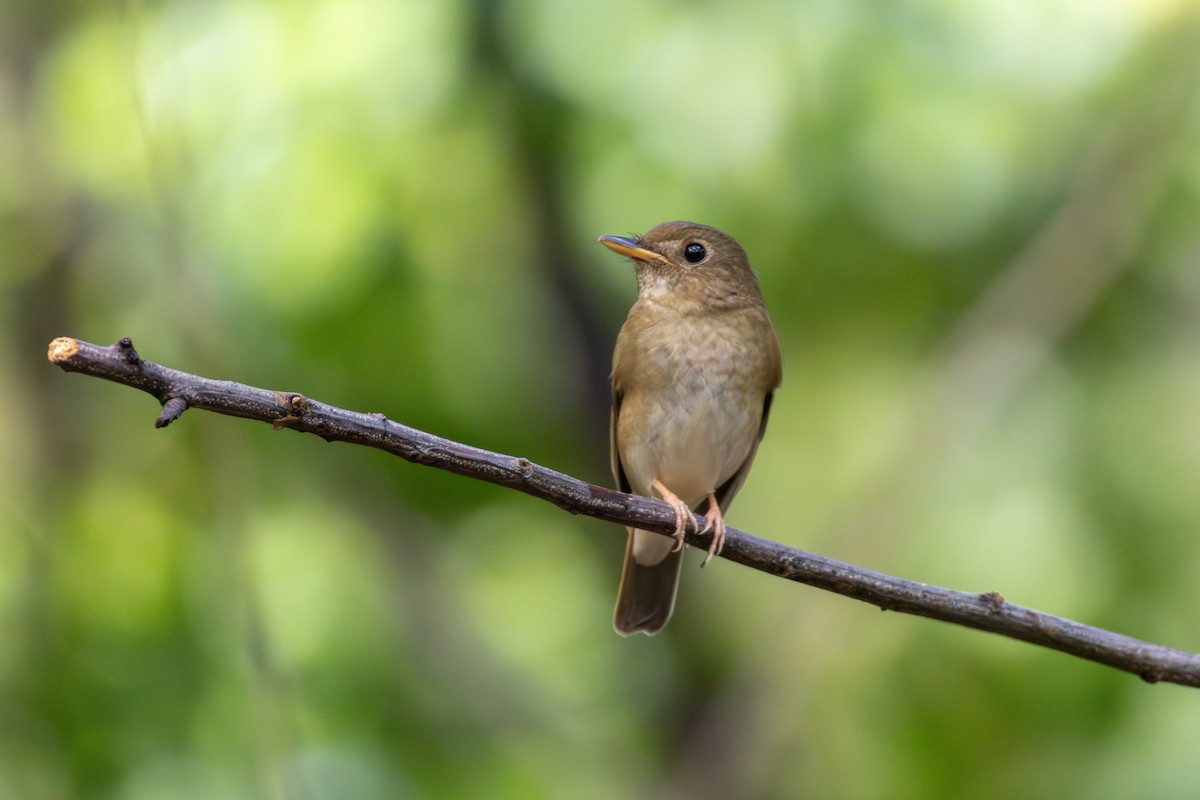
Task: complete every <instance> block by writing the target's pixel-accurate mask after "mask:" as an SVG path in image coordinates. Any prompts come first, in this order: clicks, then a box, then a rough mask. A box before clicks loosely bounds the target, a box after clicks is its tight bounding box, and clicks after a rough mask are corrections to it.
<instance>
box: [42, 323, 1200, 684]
mask: <svg viewBox="0 0 1200 800" xmlns="http://www.w3.org/2000/svg"><path fill="white" fill-rule="evenodd" d="M49 358H50V361H51V363H53V364H57V365H58V366H60V367H62V368H63V369H64V370H67V371H68V372H81V373H84V374H85V375H92V376H94V377H97V378H104V379H106V380H110V381H115V382H117V383H123V384H125V385H126V386H132V387H134V388H135V389H141V390H142V391H144V392H148V393H149V394H152V395H154V397H156V398H157V399H158V400H159V402H161V403H162V404H163V410H162V413H161V414H160V415H159V416H158V419H157V420H156V421H155V425H156V426H157V427H160V428H161V427H165V426H166V425H169V424H170V423H172V422H174V421H175V420H176V419H178V418H179V417H180V416H181V415H182V414H183V412H184V411H186V410H187V409H188V408H198V409H202V410H204V411H213V412H216V413H218V414H228V415H231V416H235V417H246V418H248V419H257V420H261V421H262V422H269V423H271V425H272V426H273V427H275V428H276V429H278V428H291V429H292V430H296V431H301V432H304V433H314V434H316V435H318V436H320V437H321V438H323V439H326V440H328V441H337V442H349V443H351V444H360V445H366V446H368V447H375V448H378V449H380V450H384V451H386V452H388V453H392V454H393V455H397V456H399V457H400V458H403V459H404V460H406V461H411V462H413V463H415V464H424V465H426V466H430V467H437V468H438V469H443V470H447V471H448V472H453V473H456V474H458V475H465V476H467V477H470V478H475V479H477V480H482V481H487V482H489V483H494V484H498V485H500V486H507V487H509V488H511V489H516V490H518V491H522V492H525V493H526V494H530V495H533V496H534V497H538V498H541V499H543V500H546V501H548V502H551V503H553V504H554V505H556V506H558V507H559V508H562V509H564V510H566V511H570V512H571V513H572V514H585V515H587V516H589V517H596V518H597V519H602V520H605V521H607V522H614V523H617V524H619V525H636V526H637V527H639V528H642V529H645V530H650V531H657V532H659V533H663V534H669V533H671V532H672V531H673V530H674V528H675V517H674V514H673V512H672V511H671V509H670V507H669V506H667V505H666V504H665V503H662V502H660V501H658V500H652V499H648V498H645V497H637V496H635V495H628V494H623V493H621V492H617V491H614V490H612V489H606V488H604V487H602V486H595V485H593V484H590V483H587V482H585V481H581V480H578V479H576V478H573V477H571V476H570V475H564V474H563V473H561V472H555V471H554V470H551V469H547V468H545V467H541V466H538V465H537V464H533V463H531V462H530V461H528V460H526V459H524V458H516V457H513V456H506V455H501V454H499V453H493V452H489V451H487V450H480V449H479V448H475V447H470V446H469V445H465V444H460V443H458V442H453V441H450V440H448V439H442V438H440V437H437V436H433V435H431V434H428V433H424V432H422V431H419V430H415V429H413V428H409V427H406V426H404V425H401V424H399V423H397V422H393V421H392V420H389V419H388V418H387V417H385V416H383V415H382V414H363V413H360V412H356V411H347V410H345V409H341V408H336V407H334V406H329V405H325V404H324V403H318V402H316V401H315V400H310V399H309V398H307V397H305V396H303V395H301V394H297V393H294V392H273V391H268V390H266V389H258V388H255V387H253V386H245V385H243V384H240V383H234V382H232V381H217V380H211V379H209V378H202V377H200V376H197V375H191V374H188V373H186V372H179V371H178V370H174V369H170V368H168V367H163V366H160V365H158V364H154V363H151V362H149V361H143V360H142V359H141V358H140V357H139V356H138V354H137V351H135V350H134V349H133V344H132V343H131V342H130V341H129V340H128V339H122V340H121V341H120V342H118V343H117V344H115V345H113V346H112V347H100V346H99V345H94V344H89V343H87V342H81V341H78V340H76V339H70V338H60V339H55V340H54V341H53V342H51V343H50V352H49ZM697 519H698V520H699V522H700V525H699V526H697V527H700V526H702V525H703V519H702V518H700V517H697ZM621 534H622V535H624V531H621ZM688 543H689V544H692V545H695V546H696V547H700V548H703V549H707V546H708V537H707V534H706V535H704V536H700V535H697V534H694V533H691V534H689V535H688ZM721 556H722V557H723V558H726V559H729V560H730V561H735V562H737V563H739V564H742V565H744V566H747V567H751V568H753V569H757V570H760V571H762V572H766V573H769V574H771V575H776V576H778V577H781V578H786V579H787V580H790V581H796V582H798V583H804V584H808V585H809V586H815V587H817V588H819V589H825V590H826V591H830V592H835V593H837V594H840V595H844V596H846V597H851V598H853V599H855V600H861V601H862V602H864V603H870V604H872V605H876V606H879V607H880V608H881V609H884V610H885V611H900V612H903V613H905V614H913V615H916V616H920V617H929V618H930V619H938V620H942V621H943V622H951V623H954V624H956V625H965V626H966V627H969V628H977V629H979V630H982V631H987V632H989V633H996V634H1000V635H1001V636H1007V637H1009V638H1012V639H1018V640H1020V641H1024V642H1029V643H1031V644H1035V645H1040V646H1042V647H1049V648H1052V649H1054V650H1059V651H1061V652H1063V653H1067V654H1068V655H1073V656H1078V657H1079V658H1085V659H1089V660H1091V661H1096V662H1098V663H1101V664H1106V665H1108V666H1110V667H1115V668H1117V669H1120V670H1124V671H1126V672H1131V673H1133V674H1135V675H1139V676H1141V677H1142V678H1143V679H1144V680H1146V681H1149V682H1151V683H1154V682H1157V681H1166V682H1170V683H1178V684H1182V685H1184V686H1194V687H1200V655H1197V654H1193V653H1187V652H1184V651H1181V650H1174V649H1171V648H1168V647H1162V646H1159V645H1155V644H1150V643H1149V642H1143V641H1139V640H1137V639H1133V638H1130V637H1128V636H1123V635H1121V634H1118V633H1112V632H1110V631H1106V630H1103V629H1100V628H1094V627H1091V626H1088V625H1084V624H1082V623H1079V622H1073V621H1072V620H1068V619H1063V618H1062V617H1055V616H1051V615H1049V614H1043V613H1041V612H1038V611H1033V610H1031V609H1027V608H1022V607H1021V606H1017V605H1013V604H1012V603H1009V602H1007V601H1006V600H1005V599H1004V598H1003V597H1001V596H1000V595H999V594H997V593H995V592H989V593H985V594H970V593H967V592H957V591H953V590H950V589H942V588H939V587H936V586H929V585H926V584H921V583H914V582H912V581H907V580H903V579H901V578H896V577H893V576H891V575H885V574H883V573H880V572H874V571H872V570H867V569H863V568H861V567H856V566H853V565H851V564H845V563H842V562H840V561H834V560H832V559H828V558H823V557H821V556H817V555H813V554H811V553H806V552H804V551H803V550H797V549H795V548H792V547H787V546H785V545H782V544H778V543H776V542H771V541H767V540H765V539H758V538H756V537H754V536H751V535H749V534H747V533H743V532H741V531H738V530H734V529H732V528H730V529H729V530H728V532H727V535H726V539H725V548H724V550H723V551H722V553H721Z"/></svg>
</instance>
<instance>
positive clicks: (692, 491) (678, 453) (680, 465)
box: [621, 380, 762, 507]
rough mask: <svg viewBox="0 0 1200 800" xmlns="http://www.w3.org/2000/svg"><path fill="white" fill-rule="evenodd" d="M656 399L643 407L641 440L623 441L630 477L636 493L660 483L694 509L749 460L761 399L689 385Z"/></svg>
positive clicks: (684, 383)
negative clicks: (654, 483)
mask: <svg viewBox="0 0 1200 800" xmlns="http://www.w3.org/2000/svg"><path fill="white" fill-rule="evenodd" d="M653 394H656V395H657V397H656V399H655V400H649V399H648V398H646V399H643V402H642V411H643V413H644V415H645V416H644V424H642V425H639V426H638V429H639V431H640V432H641V435H640V436H637V437H634V436H630V435H628V433H626V435H624V436H622V439H623V440H624V441H625V442H627V443H628V445H629V446H627V447H623V448H622V460H623V463H624V466H625V470H626V476H627V477H628V478H629V481H630V485H631V487H632V488H633V490H634V491H635V492H637V493H638V494H652V492H651V491H650V484H651V483H653V481H654V480H655V478H657V479H658V480H660V481H662V482H663V484H664V485H666V487H667V488H668V489H670V490H671V491H672V492H674V493H675V494H676V495H678V496H679V497H680V498H681V499H683V500H684V502H686V503H687V504H688V505H689V506H692V507H695V506H696V505H698V504H699V503H700V502H701V501H702V500H704V498H705V496H706V495H707V494H708V493H709V492H711V491H714V490H715V489H716V488H717V487H719V486H720V485H721V484H723V483H724V482H725V481H727V480H729V478H730V477H731V476H732V475H733V474H734V473H735V472H736V471H737V470H738V468H739V467H740V466H741V465H742V463H743V462H744V461H745V460H746V457H747V456H748V455H749V452H750V448H751V446H752V445H753V443H754V440H755V438H756V436H757V434H758V428H759V424H760V422H761V419H760V417H761V413H762V398H754V397H751V396H750V395H749V394H748V393H746V392H743V391H739V390H731V389H729V388H728V387H721V386H713V385H712V384H705V383H704V382H703V381H695V382H693V381H689V380H684V381H682V382H681V383H680V385H678V386H677V387H675V388H674V389H673V390H672V391H668V392H660V393H653ZM621 421H622V422H625V420H624V419H622V420H621ZM630 433H631V432H630Z"/></svg>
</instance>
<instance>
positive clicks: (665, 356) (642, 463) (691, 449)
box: [614, 309, 774, 506]
mask: <svg viewBox="0 0 1200 800" xmlns="http://www.w3.org/2000/svg"><path fill="white" fill-rule="evenodd" d="M745 311H750V310H749V309H747V310H738V311H737V312H726V313H723V314H718V315H713V316H711V317H696V316H692V317H686V318H679V317H678V316H675V317H674V318H672V317H673V315H671V314H669V313H650V314H645V315H644V316H643V317H642V319H641V320H640V322H641V323H642V324H639V325H637V326H635V330H636V331H637V332H636V333H633V332H630V331H628V330H627V329H628V328H629V327H630V325H629V323H626V328H623V329H622V332H621V335H620V337H619V338H618V344H617V351H616V353H615V354H614V381H615V382H616V383H617V386H618V389H619V390H620V392H621V394H622V398H623V399H622V404H621V410H620V414H619V417H618V423H617V431H616V434H617V445H618V448H619V450H620V454H621V462H622V464H623V466H624V468H625V474H626V477H627V478H628V479H629V482H630V486H631V488H632V489H633V491H635V492H637V493H639V494H650V493H651V492H650V484H651V483H652V482H653V481H654V479H655V478H658V479H659V480H661V481H662V482H663V483H664V484H666V486H667V487H668V488H669V489H671V491H673V492H674V493H675V494H677V495H679V496H680V497H681V498H682V499H683V500H684V501H685V502H687V503H688V504H689V505H692V506H695V505H696V504H698V503H699V502H700V501H701V500H703V499H704V497H705V495H706V494H707V493H708V492H711V491H714V490H715V489H716V488H717V487H719V486H720V485H721V484H723V483H724V482H725V481H727V480H728V479H729V478H730V477H731V476H732V475H733V474H734V473H735V472H736V471H737V470H738V469H739V468H740V467H741V465H742V463H743V462H744V461H745V460H746V458H747V457H748V455H749V453H750V451H751V449H752V448H753V446H754V442H755V440H756V438H757V436H758V431H759V427H760V424H761V422H762V410H763V401H764V398H765V396H766V393H767V392H768V391H770V390H771V389H772V388H773V385H768V384H770V383H771V377H770V373H771V372H772V370H771V369H770V364H768V363H767V361H768V360H769V358H770V356H771V353H764V352H762V351H763V348H762V347H761V346H760V347H757V348H756V347H753V346H751V345H750V343H752V342H756V341H757V342H760V343H761V342H762V341H763V335H762V331H761V329H759V326H769V322H767V320H766V316H765V314H763V313H761V311H760V310H758V309H754V310H753V311H754V312H755V313H752V314H751V313H743V312H745ZM652 312H653V310H652ZM731 315H736V316H731ZM633 316H634V315H633V314H631V319H632V318H633ZM773 341H774V340H773V335H772V336H771V343H772V344H773Z"/></svg>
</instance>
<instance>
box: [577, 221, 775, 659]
mask: <svg viewBox="0 0 1200 800" xmlns="http://www.w3.org/2000/svg"><path fill="white" fill-rule="evenodd" d="M597 241H599V242H600V243H601V244H603V245H604V246H605V247H607V248H608V249H609V250H612V251H613V252H615V253H617V254H619V255H622V256H626V257H628V258H629V259H631V260H632V261H633V266H634V271H635V274H636V277H637V287H638V296H637V301H636V302H635V303H634V304H633V307H632V308H631V309H630V310H629V316H628V317H627V318H626V320H625V323H624V324H623V325H622V326H621V330H620V332H619V333H618V334H617V341H616V346H615V348H614V350H613V363H612V375H611V381H612V412H611V416H610V423H609V431H610V435H609V445H610V454H611V460H612V472H613V480H614V481H615V482H616V485H617V488H618V489H620V490H621V491H624V492H630V493H633V494H637V495H642V496H644V497H657V498H659V499H661V500H663V501H665V502H666V503H667V504H668V505H670V507H671V509H672V510H673V511H674V513H675V532H674V535H673V537H670V536H664V535H661V534H658V533H654V532H651V531H644V530H638V529H635V528H629V536H628V539H627V543H626V547H625V561H624V564H623V567H622V571H621V586H620V589H619V590H618V593H617V604H616V609H615V611H614V613H613V627H614V628H615V629H616V631H617V633H619V634H621V635H622V636H630V635H632V634H634V633H637V632H642V633H645V634H647V635H652V634H654V633H657V632H658V631H659V630H660V629H662V627H663V626H664V625H666V623H667V621H668V620H669V619H670V618H671V613H672V611H673V610H674V607H675V595H676V590H677V589H678V586H679V571H680V566H681V564H682V560H683V559H682V556H683V548H684V537H685V535H686V533H687V530H688V528H689V527H691V528H692V529H693V530H695V529H696V528H697V527H699V526H698V525H697V522H696V518H695V516H694V515H693V510H696V511H698V510H699V508H700V506H701V505H703V504H705V503H707V510H706V512H705V514H704V519H705V525H704V527H703V528H701V529H700V530H699V531H698V532H699V533H708V532H711V534H712V536H711V540H710V541H711V543H710V544H709V547H708V552H707V555H706V556H705V559H704V561H703V563H702V566H703V565H704V564H707V563H708V562H709V561H710V560H711V559H712V557H713V556H714V555H716V554H718V553H720V552H721V548H722V546H723V545H724V542H725V516H724V514H725V512H726V511H728V509H729V504H730V502H731V501H732V500H733V497H734V495H735V494H737V492H738V490H739V489H740V488H741V487H742V484H743V483H744V482H745V480H746V475H747V474H748V473H749V472H750V466H751V464H753V462H754V456H755V454H756V453H757V452H758V445H759V442H761V441H762V437H763V432H764V430H765V429H766V425H767V416H768V414H769V412H770V410H771V401H772V399H773V398H774V396H775V390H776V389H777V388H778V387H779V384H780V381H781V380H782V377H783V365H782V354H781V352H780V348H779V337H778V336H777V335H776V333H775V328H774V326H773V325H772V324H771V318H770V317H769V316H768V315H767V309H766V306H765V305H764V304H763V299H762V292H761V290H760V288H759V283H758V278H757V276H756V275H755V274H754V271H753V270H752V269H751V268H750V260H749V258H748V257H747V256H746V251H745V250H743V249H742V247H741V245H739V244H738V243H737V241H736V240H734V238H733V237H731V236H729V235H728V234H725V233H723V232H721V231H719V230H717V229H716V228H711V227H708V226H707V225H699V224H696V223H694V222H665V223H663V224H661V225H659V226H657V227H655V228H653V229H652V230H650V231H649V232H648V233H645V234H643V235H641V236H632V237H627V236H601V237H599V239H598V240H597Z"/></svg>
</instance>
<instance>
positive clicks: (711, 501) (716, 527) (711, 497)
mask: <svg viewBox="0 0 1200 800" xmlns="http://www.w3.org/2000/svg"><path fill="white" fill-rule="evenodd" d="M704 519H705V520H706V521H705V524H704V527H703V528H701V529H700V533H707V532H708V531H712V541H711V542H710V543H709V545H708V555H706V556H705V557H704V561H703V562H702V563H701V564H700V566H702V567H703V566H706V565H707V564H708V562H709V561H712V557H713V556H715V555H718V554H720V552H721V548H723V547H724V546H725V515H724V514H722V513H721V506H720V505H718V504H717V496H716V495H715V494H713V493H712V492H709V493H708V512H707V513H706V514H705V515H704Z"/></svg>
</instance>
